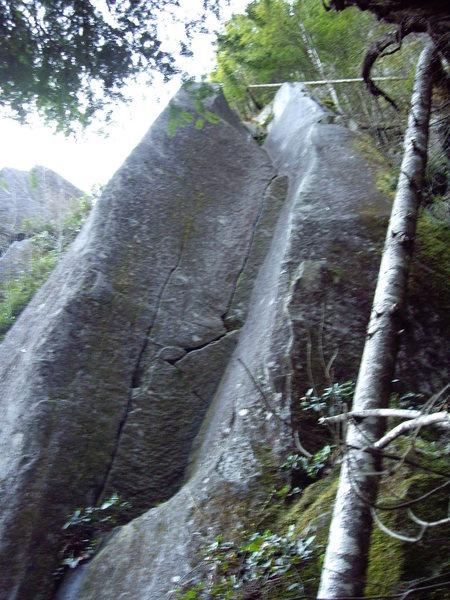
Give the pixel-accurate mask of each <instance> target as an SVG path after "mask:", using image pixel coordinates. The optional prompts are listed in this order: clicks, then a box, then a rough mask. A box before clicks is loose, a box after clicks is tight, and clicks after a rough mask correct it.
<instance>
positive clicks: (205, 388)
mask: <svg viewBox="0 0 450 600" xmlns="http://www.w3.org/2000/svg"><path fill="white" fill-rule="evenodd" d="M175 102H176V103H177V104H178V106H179V108H181V110H187V111H195V109H194V107H193V104H192V100H191V99H190V97H189V95H187V94H186V93H185V92H181V93H180V94H179V95H178V96H177V97H176V99H175ZM208 109H209V110H211V111H213V112H215V113H216V114H217V115H218V116H219V117H220V122H219V123H216V124H212V123H208V124H206V125H205V127H204V128H203V129H201V130H197V129H196V128H195V126H194V125H189V126H187V127H185V128H183V129H181V130H178V131H177V133H176V135H175V136H174V137H170V136H168V134H167V132H168V126H169V113H168V111H166V112H165V113H163V114H162V115H161V117H160V118H159V119H158V120H157V121H156V122H155V124H154V125H153V126H152V128H151V129H150V131H149V133H148V134H147V136H146V137H145V138H144V139H143V141H142V143H141V144H140V145H139V146H138V147H137V148H136V150H135V151H134V152H133V153H132V155H131V156H130V157H129V159H128V160H127V161H126V162H125V164H124V165H123V167H122V168H121V169H120V170H119V171H118V173H117V174H116V175H115V176H114V178H113V179H112V181H111V182H110V184H109V185H108V186H107V188H106V189H105V191H104V194H103V196H102V198H101V200H100V201H99V202H98V203H97V205H96V206H95V208H94V210H93V212H92V213H91V215H90V217H89V219H88V222H87V224H86V226H85V227H84V229H83V230H82V232H81V234H80V236H79V237H78V238H77V240H76V241H75V243H74V244H73V246H72V247H71V249H70V250H69V252H68V254H67V255H66V257H65V258H64V259H63V261H62V262H61V263H60V264H59V265H58V267H57V268H56V270H55V272H54V273H53V275H52V276H51V278H50V279H49V280H48V282H47V283H46V284H45V285H44V287H43V288H42V289H41V290H40V292H39V293H38V294H37V296H36V297H35V298H34V299H33V301H32V303H31V305H29V307H28V308H27V309H26V310H25V311H24V313H23V314H22V315H21V317H20V318H19V320H18V322H17V323H16V325H15V326H14V327H13V328H12V330H11V331H10V332H9V333H8V335H7V337H6V338H5V340H4V342H3V344H2V345H1V346H0V369H1V371H0V398H1V400H0V402H1V404H0V411H1V412H0V427H1V428H2V433H1V436H0V457H1V458H0V469H1V472H0V481H1V482H2V484H3V486H4V489H2V490H1V493H0V508H1V512H0V515H1V516H0V519H1V520H0V525H1V528H2V529H1V531H2V534H1V536H2V537H1V538H0V555H1V556H2V557H6V558H5V559H3V558H2V559H0V560H1V561H2V562H0V597H2V594H3V596H5V598H7V599H8V600H19V598H20V600H28V599H33V600H34V599H36V600H40V599H44V598H45V599H47V598H51V597H53V596H52V589H51V578H50V573H51V571H52V570H53V568H54V566H55V564H56V562H57V554H58V550H59V549H60V544H61V541H60V528H61V525H62V523H63V522H64V518H65V517H66V515H67V514H68V513H69V512H70V511H71V510H73V508H75V507H77V506H83V505H92V504H96V503H98V502H99V501H101V500H102V498H104V497H105V496H108V495H109V494H110V493H111V492H113V491H117V492H119V494H120V495H121V496H122V497H124V499H126V500H129V501H131V502H132V504H133V507H134V511H135V517H136V518H134V519H133V520H131V521H130V522H129V523H128V524H127V525H124V526H122V527H119V528H117V529H116V530H115V532H114V533H113V535H112V536H111V537H110V538H109V539H108V540H106V541H105V543H104V545H103V547H102V548H101V550H100V551H99V553H98V554H97V555H96V556H95V557H94V559H93V560H92V561H90V562H89V563H86V564H84V565H82V566H81V567H80V568H78V569H76V570H75V571H74V573H73V574H72V575H71V576H70V577H69V578H67V579H66V580H65V581H64V583H63V584H62V586H61V587H60V589H59V590H58V592H57V593H56V596H55V597H56V598H57V599H58V600H92V599H93V598H95V599H96V600H111V598H120V599H121V600H136V599H138V598H139V599H140V598H151V599H152V600H162V599H163V598H167V597H168V596H167V595H168V592H169V591H170V590H171V589H173V588H174V587H176V585H177V582H179V581H183V582H187V581H191V578H192V581H193V582H194V583H195V577H197V576H199V575H200V574H201V568H202V567H201V564H199V559H198V553H199V552H201V550H202V548H204V546H205V544H206V543H208V542H210V541H212V540H213V539H214V538H215V537H216V536H217V535H218V534H219V533H222V534H224V539H226V536H227V534H230V533H232V532H236V531H239V530H241V529H245V528H246V527H247V526H248V523H249V522H251V519H252V515H253V516H254V513H255V511H257V510H258V507H260V506H261V505H262V504H264V503H266V502H267V500H268V498H269V497H270V493H271V490H272V489H273V485H275V483H276V481H275V480H277V477H279V469H278V466H279V464H280V463H281V461H282V460H283V459H284V458H285V456H286V454H287V452H288V451H290V450H291V449H292V435H293V429H297V430H298V431H299V432H300V438H301V440H302V442H303V444H304V445H305V446H306V447H307V449H309V450H310V451H313V450H314V449H315V445H316V444H317V440H318V438H317V435H316V431H315V429H314V422H313V420H306V419H305V418H304V416H302V415H301V414H300V411H299V410H298V400H299V398H300V397H301V396H302V395H303V394H304V392H305V391H306V389H307V388H309V387H311V386H314V385H316V386H317V387H318V388H320V387H321V386H323V385H325V384H327V383H329V381H343V380H344V378H345V380H346V379H349V378H351V377H354V376H355V374H356V372H357V369H358V364H359V359H360V354H361V351H362V347H363V343H364V336H365V327H366V323H367V320H368V315H369V311H370V304H371V297H372V293H373V289H374V286H375V280H376V274H377V269H378V263H379V258H380V250H381V246H382V242H383V240H382V237H383V235H382V231H383V228H384V225H385V223H386V220H387V218H388V215H389V210H390V205H389V201H388V200H387V199H386V198H383V197H382V196H380V194H379V193H378V192H377V190H376V186H375V181H374V173H373V172H372V170H371V167H370V165H368V164H367V163H366V162H365V160H364V158H363V157H362V156H361V153H360V152H359V150H358V145H357V143H356V139H355V136H354V135H353V134H350V133H349V132H348V131H347V130H346V129H345V128H344V127H343V126H341V125H339V124H337V123H334V122H333V117H332V115H330V114H328V113H327V112H325V111H324V110H323V109H321V108H320V107H319V106H318V105H317V104H316V103H315V102H313V101H312V100H311V99H310V98H309V97H308V96H307V95H306V94H305V93H304V92H303V91H302V89H301V87H299V86H298V85H292V84H290V85H284V86H283V87H282V89H281V90H280V92H279V93H278V94H277V97H276V100H275V105H274V114H275V118H274V121H273V123H272V127H271V131H270V133H269V136H268V138H267V141H266V144H265V149H260V148H259V147H258V146H257V145H256V144H255V143H254V142H253V140H251V138H250V137H249V135H248V133H247V132H246V131H245V130H244V129H243V128H241V126H240V125H239V123H238V122H237V120H236V118H235V117H234V115H233V114H232V113H231V112H230V110H229V109H228V107H227V106H226V104H225V102H224V100H223V98H222V97H221V96H220V95H218V96H216V97H214V98H210V99H209V100H208ZM380 232H381V235H380ZM409 356H410V357H411V353H409ZM405 360H408V359H405ZM409 364H411V363H409ZM277 481H278V480H277ZM278 483H279V484H280V485H281V482H280V481H278ZM24 499H25V501H24ZM19 530H20V538H18V533H17V532H18V531H19ZM19 542H20V543H19Z"/></svg>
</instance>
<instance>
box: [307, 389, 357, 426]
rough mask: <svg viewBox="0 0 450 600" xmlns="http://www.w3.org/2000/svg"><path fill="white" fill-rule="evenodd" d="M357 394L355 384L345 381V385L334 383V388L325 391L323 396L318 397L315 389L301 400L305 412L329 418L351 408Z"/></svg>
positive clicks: (309, 391) (310, 390)
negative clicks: (310, 411)
mask: <svg viewBox="0 0 450 600" xmlns="http://www.w3.org/2000/svg"><path fill="white" fill-rule="evenodd" d="M354 393H355V382H354V381H351V380H350V381H345V382H344V383H333V385H332V386H330V387H327V388H325V389H324V390H323V392H322V395H321V396H318V395H316V393H315V391H314V389H313V388H310V389H309V390H308V391H307V392H306V394H305V395H304V396H303V398H302V399H301V404H300V406H301V408H302V409H303V410H312V411H314V412H318V413H321V414H322V415H324V416H327V417H333V416H334V415H337V414H339V413H341V412H342V411H343V409H344V408H345V407H349V406H350V405H351V403H352V401H353V394H354Z"/></svg>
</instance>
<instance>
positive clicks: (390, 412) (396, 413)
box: [319, 408, 422, 425]
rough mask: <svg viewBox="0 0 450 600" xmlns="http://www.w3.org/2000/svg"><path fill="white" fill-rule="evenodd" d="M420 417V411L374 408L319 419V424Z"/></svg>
mask: <svg viewBox="0 0 450 600" xmlns="http://www.w3.org/2000/svg"><path fill="white" fill-rule="evenodd" d="M421 416H422V413H421V411H420V410H404V409H401V408H374V409H367V410H353V411H350V412H347V413H342V414H340V415H335V416H334V417H321V418H320V419H319V423H320V424H321V425H324V424H325V423H339V422H341V421H347V420H349V419H366V418H367V417H399V418H400V419H417V418H419V417H421Z"/></svg>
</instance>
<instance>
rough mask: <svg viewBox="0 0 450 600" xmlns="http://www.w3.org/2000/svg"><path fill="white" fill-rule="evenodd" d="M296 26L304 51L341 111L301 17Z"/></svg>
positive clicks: (340, 110) (335, 94) (336, 96)
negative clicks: (298, 29)
mask: <svg viewBox="0 0 450 600" xmlns="http://www.w3.org/2000/svg"><path fill="white" fill-rule="evenodd" d="M298 26H299V28H300V34H301V36H302V40H303V43H304V44H305V48H306V52H307V54H308V56H309V58H310V60H311V62H312V63H313V65H314V66H315V67H316V69H317V70H318V71H319V74H320V76H321V77H322V79H324V80H326V81H327V83H326V85H327V87H328V91H329V92H330V95H331V98H332V100H333V102H334V104H335V106H336V109H337V111H338V112H340V113H342V108H341V105H340V104H339V98H338V95H337V93H336V90H335V89H334V87H333V85H332V83H331V82H330V81H329V78H328V77H327V76H326V72H325V68H324V66H323V64H322V61H321V60H320V57H319V55H318V54H317V50H316V49H315V48H314V46H313V44H312V42H311V40H310V38H309V36H308V32H307V31H306V27H305V26H304V24H303V21H302V20H301V19H299V21H298Z"/></svg>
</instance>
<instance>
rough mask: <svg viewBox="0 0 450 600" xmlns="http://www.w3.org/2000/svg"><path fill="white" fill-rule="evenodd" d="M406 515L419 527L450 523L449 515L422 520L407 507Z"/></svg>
mask: <svg viewBox="0 0 450 600" xmlns="http://www.w3.org/2000/svg"><path fill="white" fill-rule="evenodd" d="M408 516H409V518H410V519H411V521H414V523H417V525H420V526H421V527H439V525H447V523H450V517H446V518H445V519H439V520H438V521H423V520H422V519H419V517H416V515H415V514H414V513H413V511H412V510H411V509H410V508H408Z"/></svg>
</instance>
